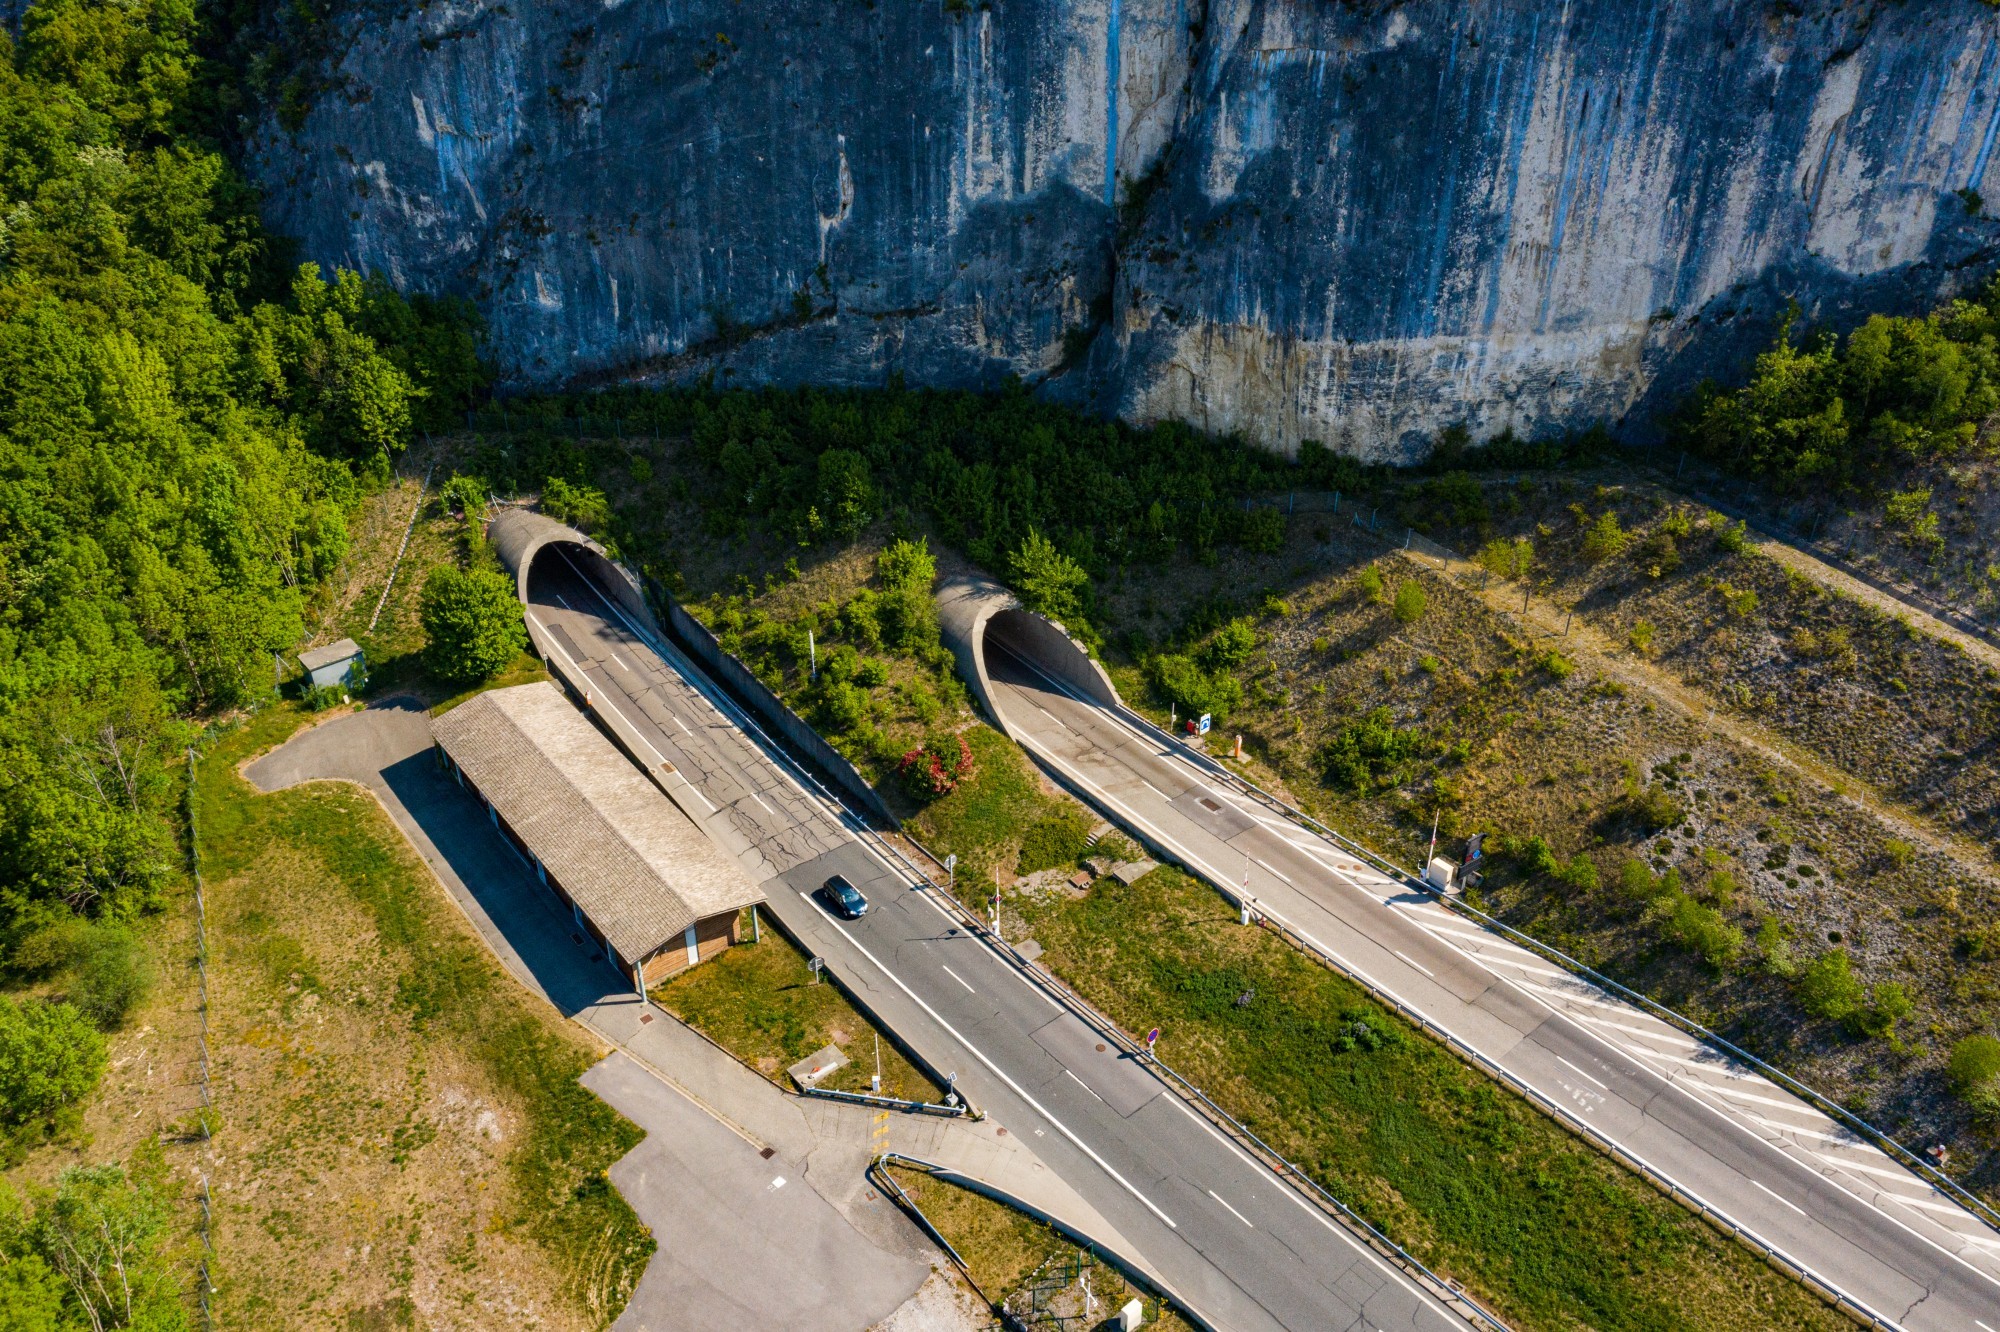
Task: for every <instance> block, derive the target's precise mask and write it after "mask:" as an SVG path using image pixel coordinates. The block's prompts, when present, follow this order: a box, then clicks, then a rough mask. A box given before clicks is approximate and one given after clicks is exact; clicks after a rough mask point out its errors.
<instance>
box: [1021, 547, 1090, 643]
mask: <svg viewBox="0 0 2000 1332" xmlns="http://www.w3.org/2000/svg"><path fill="white" fill-rule="evenodd" d="M1007 576H1008V580H1009V581H1010V582H1011V583H1012V584H1013V586H1014V590H1015V591H1016V592H1019V593H1020V594H1021V604H1022V605H1023V606H1026V607H1027V608H1028V609H1029V610H1031V611H1035V612H1038V613H1039V614H1042V615H1046V616H1048V617H1049V618H1050V619H1052V620H1056V621H1058V622H1060V623H1061V624H1063V625H1064V626H1066V627H1069V628H1081V627H1083V616H1084V611H1085V609H1086V607H1087V605H1088V602H1089V598H1090V575H1089V574H1088V573H1086V572H1085V571H1084V568H1083V566H1082V565H1080V564H1078V563H1077V562H1076V561H1075V560H1073V559H1071V558H1070V557H1069V556H1068V555H1065V554H1064V553H1063V552H1062V551H1060V550H1058V549H1056V546H1055V543H1054V542H1052V541H1050V540H1049V539H1048V538H1047V537H1045V536H1043V535H1042V534H1041V533H1040V532H1037V531H1036V530H1035V529H1034V528H1032V527H1031V528H1029V529H1028V534H1027V536H1026V537H1024V538H1023V539H1022V541H1021V544H1020V545H1019V546H1017V547H1016V548H1015V549H1014V551H1013V553H1012V554H1010V555H1009V556H1008V557H1007Z"/></svg>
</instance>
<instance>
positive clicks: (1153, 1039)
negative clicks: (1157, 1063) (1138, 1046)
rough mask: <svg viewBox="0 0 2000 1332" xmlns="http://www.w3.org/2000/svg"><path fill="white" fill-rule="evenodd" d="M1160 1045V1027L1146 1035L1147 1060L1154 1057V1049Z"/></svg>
mask: <svg viewBox="0 0 2000 1332" xmlns="http://www.w3.org/2000/svg"><path fill="white" fill-rule="evenodd" d="M1159 1043H1160V1029H1159V1028H1158V1027H1155V1028H1153V1029H1152V1030H1151V1031H1149V1032H1147V1033H1146V1058H1148V1059H1151V1058H1152V1057H1153V1047H1154V1046H1156V1045H1158V1044H1159Z"/></svg>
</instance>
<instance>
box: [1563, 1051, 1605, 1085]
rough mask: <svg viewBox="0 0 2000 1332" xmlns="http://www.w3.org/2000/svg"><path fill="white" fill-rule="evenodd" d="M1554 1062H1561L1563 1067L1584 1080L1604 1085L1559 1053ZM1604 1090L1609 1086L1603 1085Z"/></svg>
mask: <svg viewBox="0 0 2000 1332" xmlns="http://www.w3.org/2000/svg"><path fill="white" fill-rule="evenodd" d="M1556 1062H1557V1063H1558V1064H1561V1065H1562V1066H1563V1067H1564V1068H1567V1069H1569V1070H1570V1071H1571V1072H1573V1073H1575V1074H1576V1075H1577V1076H1578V1077H1580V1078H1582V1079H1583V1080H1584V1081H1586V1082H1593V1083H1597V1085H1598V1086H1600V1087H1604V1084H1603V1083H1601V1082H1598V1081H1597V1079H1596V1078H1593V1077H1591V1076H1590V1074H1588V1073H1586V1072H1584V1071H1583V1070H1582V1069H1580V1068H1578V1067H1577V1066H1576V1065H1575V1064H1572V1063H1570V1062H1569V1060H1567V1059H1564V1058H1563V1057H1562V1056H1561V1055H1557V1056H1556ZM1604 1090H1606V1091H1610V1090H1611V1088H1609V1087H1604Z"/></svg>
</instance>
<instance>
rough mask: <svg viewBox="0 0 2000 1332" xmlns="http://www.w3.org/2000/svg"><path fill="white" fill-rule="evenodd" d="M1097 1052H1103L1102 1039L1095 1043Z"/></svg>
mask: <svg viewBox="0 0 2000 1332" xmlns="http://www.w3.org/2000/svg"><path fill="white" fill-rule="evenodd" d="M1097 1053H1099V1054H1103V1053H1104V1042H1103V1041H1099V1042H1098V1043H1097Z"/></svg>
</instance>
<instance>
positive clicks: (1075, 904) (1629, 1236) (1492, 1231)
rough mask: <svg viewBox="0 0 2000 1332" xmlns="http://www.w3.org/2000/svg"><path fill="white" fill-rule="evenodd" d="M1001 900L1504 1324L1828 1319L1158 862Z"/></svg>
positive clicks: (1269, 1132)
mask: <svg viewBox="0 0 2000 1332" xmlns="http://www.w3.org/2000/svg"><path fill="white" fill-rule="evenodd" d="M1018 905H1019V909H1020V910H1021V912H1022V914H1023V916H1024V917H1025V918H1026V920H1027V922H1028V924H1029V925H1030V926H1032V928H1033V929H1034V932H1035V937H1036V938H1037V939H1039V940H1040V941H1041V943H1042V945H1043V947H1044V948H1045V949H1046V950H1047V952H1046V955H1045V956H1046V960H1047V961H1048V962H1049V963H1050V964H1051V965H1052V966H1053V967H1054V968H1055V969H1056V970H1057V971H1058V973H1060V974H1061V975H1062V976H1063V977H1064V978H1065V979H1066V980H1068V981H1069V982H1070V983H1071V984H1072V985H1074V986H1076V987H1077V988H1078V989H1079V990H1081V991H1082V992H1083V993H1084V994H1085V995H1086V996H1087V997H1088V998H1090V999H1091V1001H1092V1002H1094V1003H1096V1004H1097V1005H1098V1006H1099V1007H1101V1008H1102V1009H1103V1010H1104V1011H1105V1012H1106V1013H1108V1014H1109V1015H1110V1016H1111V1017H1113V1018H1114V1019H1115V1020H1116V1021H1118V1022H1119V1023H1120V1025H1121V1026H1123V1027H1124V1028H1125V1029H1126V1030H1128V1031H1143V1030H1145V1029H1146V1028H1148V1027H1149V1026H1152V1025H1154V1024H1155V1023H1157V1024H1159V1025H1160V1026H1161V1027H1162V1028H1163V1029H1164V1033H1165V1034H1164V1036H1163V1037H1162V1041H1161V1047H1160V1048H1161V1053H1162V1055H1163V1056H1164V1057H1165V1058H1167V1059H1168V1060H1169V1061H1170V1062H1172V1063H1173V1064H1174V1065H1175V1066H1176V1067H1177V1068H1179V1069H1180V1070H1181V1071H1182V1072H1183V1073H1185V1074H1186V1075H1188V1076H1189V1077H1191V1078H1192V1079H1193V1080H1194V1081H1195V1082H1196V1083H1197V1084H1199V1085H1201V1086H1202V1087H1204V1088H1205V1089H1207V1091H1208V1092H1209V1094H1210V1095H1211V1096H1213V1097H1214V1098H1215V1099H1216V1100H1217V1101H1218V1102H1219V1103H1220V1104H1222V1105H1224V1106H1227V1107H1229V1108H1230V1110H1231V1112H1232V1113H1234V1114H1236V1115H1238V1116H1239V1117H1240V1118H1242V1119H1243V1120H1244V1121H1245V1122H1246V1123H1248V1124H1250V1125H1251V1126H1252V1127H1253V1128H1254V1129H1255V1130H1256V1131H1257V1132H1258V1133H1259V1134H1260V1135H1261V1136H1263V1137H1264V1138H1266V1139H1267V1140H1268V1141H1270V1142H1271V1143H1272V1144H1273V1145H1275V1146H1276V1147H1278V1149H1279V1150H1281V1151H1283V1152H1285V1153H1286V1154H1287V1155H1289V1156H1291V1157H1292V1158H1293V1159H1294V1160H1296V1161H1298V1162H1299V1163H1300V1164H1302V1165H1303V1166H1305V1167H1306V1169H1307V1170H1308V1171H1310V1172H1311V1173H1312V1174H1313V1175H1314V1176H1315V1177H1316V1178H1318V1179H1320V1180H1321V1181H1322V1182H1324V1183H1326V1184H1327V1185H1329V1187H1331V1188H1333V1189H1334V1191H1335V1192H1336V1193H1338V1194H1340V1195H1341V1196H1342V1197H1343V1198H1344V1199H1346V1200H1347V1201H1348V1202H1349V1203H1350V1205H1355V1206H1357V1208H1358V1210H1360V1211H1362V1212H1363V1213H1364V1214H1366V1215H1368V1216H1369V1217H1370V1219H1371V1220H1373V1221H1375V1222H1376V1223H1377V1224H1378V1225H1380V1226H1381V1227H1382V1228H1383V1229H1384V1230H1385V1231H1387V1233H1389V1234H1390V1235H1392V1236H1394V1237H1395V1238H1396V1239H1397V1240H1398V1241H1399V1242H1400V1243H1402V1244H1404V1245H1405V1246H1407V1247H1408V1248H1410V1249H1411V1250H1412V1251H1413V1252H1414V1253H1416V1254H1417V1255H1418V1256H1419V1257H1421V1258H1423V1259H1424V1260H1425V1261H1426V1262H1427V1263H1429V1264H1430V1265H1431V1266H1432V1267H1433V1268H1435V1269H1437V1270H1440V1271H1443V1272H1446V1273H1449V1274H1450V1275H1452V1276H1455V1277H1456V1278H1458V1279H1459V1280H1460V1281H1463V1282H1464V1283H1465V1284H1466V1285H1467V1286H1468V1287H1469V1288H1470V1289H1472V1290H1473V1291H1474V1292H1475V1293H1477V1294H1478V1295H1479V1296H1480V1297H1481V1298H1482V1299H1484V1300H1486V1301H1488V1302H1489V1303H1490V1305H1491V1306H1492V1307H1494V1308H1496V1309H1498V1310H1500V1311H1501V1312H1502V1313H1503V1315H1504V1316H1505V1317H1507V1318H1508V1319H1509V1320H1510V1321H1512V1322H1514V1323H1515V1325H1516V1326H1520V1327H1534V1328H1583V1327H1591V1328H1600V1329H1607V1330H1608V1329H1654V1328H1679V1329H1711V1328H1712V1329H1718V1330H1720V1329H1737V1328H1746V1327H1762V1328H1825V1329H1829V1330H1831V1329H1833V1328H1838V1327H1844V1326H1846V1324H1845V1322H1844V1321H1843V1320H1842V1319H1841V1318H1840V1317H1839V1316H1838V1315H1836V1314H1835V1313H1833V1312H1832V1311H1831V1310H1829V1309H1827V1308H1826V1307H1825V1306H1824V1305H1823V1304H1821V1303H1820V1301H1819V1300H1817V1299H1816V1298H1814V1297H1813V1296H1811V1295H1809V1294H1808V1293H1807V1292H1806V1291H1804V1290H1803V1289H1802V1288H1800V1287H1798V1286H1796V1285H1795V1284H1793V1283H1792V1282H1791V1281H1789V1280H1787V1279H1786V1278H1784V1277H1782V1276H1780V1275H1779V1274H1778V1273H1776V1272H1774V1271H1772V1270H1771V1269H1770V1268H1768V1267H1766V1266H1765V1265H1764V1264H1762V1263H1761V1262H1759V1261H1758V1260H1757V1259H1756V1258H1754V1257H1753V1256H1752V1255H1751V1254H1750V1253H1749V1252H1748V1251H1747V1250H1745V1249H1743V1248H1741V1247H1740V1246H1738V1245H1737V1244H1735V1243H1734V1242H1732V1241H1730V1240H1728V1239H1726V1238H1724V1237H1722V1236H1720V1235H1718V1234H1716V1233H1715V1232H1714V1231H1712V1230H1711V1229H1709V1228H1708V1227H1707V1226H1705V1225H1703V1224H1702V1223H1701V1222H1699V1221H1697V1220H1696V1219H1695V1218H1694V1217H1693V1216H1691V1215H1690V1214H1689V1213H1687V1212H1685V1211H1684V1210H1682V1209H1681V1208H1680V1207H1678V1206H1676V1205H1675V1204H1673V1203H1672V1202H1670V1201H1668V1200H1667V1199H1665V1198H1663V1197H1661V1196H1660V1195H1659V1194H1658V1193H1656V1192H1654V1191H1653V1190H1652V1189H1651V1188H1650V1187H1649V1186H1647V1185H1646V1184H1644V1183H1643V1182H1641V1181H1640V1180H1638V1179H1636V1178H1634V1177H1633V1176H1631V1175H1630V1174H1628V1173H1626V1172H1625V1171H1624V1170H1622V1169H1621V1168H1619V1167H1618V1166H1616V1165H1614V1164H1613V1163H1611V1162H1610V1161H1608V1160H1607V1159H1605V1158H1604V1157H1603V1156H1601V1155H1600V1154H1599V1153H1598V1152H1596V1151H1595V1150H1594V1149H1592V1148H1590V1147H1588V1146H1586V1145H1584V1144H1583V1143H1581V1142H1579V1141H1578V1140H1576V1139H1574V1138H1572V1137H1571V1136H1570V1135H1569V1134H1568V1133H1566V1132H1564V1131H1563V1130H1562V1129H1560V1128H1558V1127H1557V1126H1556V1125H1555V1124H1554V1123H1552V1122H1551V1121H1549V1120H1548V1119H1547V1118H1545V1117H1544V1116H1542V1115H1541V1114H1540V1113H1539V1112H1537V1111H1535V1110H1534V1109H1532V1108H1531V1107H1530V1106H1528V1105H1527V1104H1526V1103H1525V1102H1523V1101H1521V1100H1519V1099H1518V1098H1516V1097H1514V1096H1513V1095H1511V1094H1509V1093H1508V1092H1506V1091H1504V1090H1503V1089H1501V1088H1500V1087H1498V1086H1497V1085H1495V1084H1494V1083H1492V1082H1491V1081H1489V1080H1488V1079H1486V1078H1484V1077H1482V1076H1481V1075H1480V1074H1478V1073H1477V1072H1475V1071H1473V1070H1471V1069H1468V1068H1466V1067H1465V1066H1464V1065H1463V1064H1461V1063H1460V1062H1459V1061H1458V1060H1457V1059H1456V1058H1454V1057H1453V1056H1451V1055H1450V1054H1448V1053H1447V1052H1445V1051H1444V1050H1442V1049H1441V1048H1439V1047H1437V1046H1435V1045H1433V1044H1431V1043H1430V1042H1429V1041H1428V1040H1427V1039H1425V1038H1423V1037H1422V1036H1420V1035H1418V1034H1417V1032H1416V1031H1415V1029H1414V1028H1411V1027H1409V1026H1408V1025H1407V1024H1405V1023H1403V1022H1402V1021H1401V1020H1400V1019H1398V1018H1395V1017H1393V1016H1392V1015H1390V1014H1389V1013H1387V1012H1386V1011H1385V1010H1383V1009H1381V1008H1379V1007H1378V1006H1376V1005H1375V1004H1374V1003H1372V1002H1371V1001H1370V1000H1369V999H1368V998H1367V996H1366V995H1365V993H1364V992H1363V991H1362V990H1360V989H1359V988H1358V987H1357V986H1355V985H1353V984H1352V983H1350V982H1348V981H1347V980H1345V979H1344V978H1342V977H1340V976H1338V975H1336V974H1334V973H1333V972H1330V971H1328V970H1326V969H1325V968H1323V967H1321V966H1319V965H1318V964H1316V963H1314V962H1312V961H1311V960H1309V959H1308V958H1306V957H1305V956H1304V955H1303V954H1301V953H1299V952H1298V951H1297V950H1295V949H1293V948H1291V947H1290V946H1289V945H1287V944H1285V943H1283V942H1282V941H1281V940H1279V939H1277V938H1275V937H1274V936H1272V935H1270V934H1268V933H1265V932H1264V931H1262V930H1261V929H1258V928H1256V927H1254V926H1252V927H1244V926H1240V925H1238V924H1237V922H1236V917H1235V915H1234V914H1233V913H1232V912H1231V911H1230V910H1229V909H1228V907H1227V906H1226V905H1225V904H1224V903H1223V902H1222V901H1221V900H1220V899H1219V898H1217V897H1216V896H1215V894H1214V893H1213V892H1211V891H1210V890H1208V889H1207V888H1205V887H1203V886H1201V885H1200V884H1198V883H1195V882H1193V881H1191V880H1189V879H1187V878H1186V877H1184V876H1183V875H1181V874H1180V873H1178V872H1177V871H1174V870H1170V869H1161V870H1156V871H1154V872H1153V873H1152V874H1150V875H1148V876H1146V877H1145V878H1143V879H1141V880H1140V881H1139V882H1138V883H1136V884H1134V885H1132V886H1131V887H1129V888H1127V887H1125V886H1123V885H1121V884H1119V883H1118V882H1117V881H1116V880H1113V879H1107V880H1101V881H1099V883H1098V884H1097V886H1096V887H1095V888H1093V889H1092V890H1091V892H1090V893H1089V895H1088V896H1086V897H1084V898H1082V899H1068V898H1061V899H1044V900H1039V901H1034V900H1029V901H1023V902H1021V903H1019V904H1018ZM1244 994H1253V995H1254V996H1255V997H1254V998H1252V999H1251V1000H1250V1002H1249V1003H1248V1004H1247V1005H1239V1004H1238V1003H1237V999H1238V997H1239V996H1241V995H1244Z"/></svg>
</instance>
